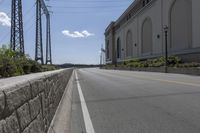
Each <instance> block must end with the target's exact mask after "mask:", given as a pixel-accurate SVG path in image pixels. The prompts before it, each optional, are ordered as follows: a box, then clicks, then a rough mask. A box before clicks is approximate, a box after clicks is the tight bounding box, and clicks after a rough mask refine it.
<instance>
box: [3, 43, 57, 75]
mask: <svg viewBox="0 0 200 133" xmlns="http://www.w3.org/2000/svg"><path fill="white" fill-rule="evenodd" d="M55 69H57V68H56V67H55V66H53V65H45V66H42V65H41V64H39V63H38V62H36V61H34V60H31V59H30V57H28V56H27V55H26V56H25V55H22V54H20V53H19V52H15V51H12V50H10V49H8V48H6V47H5V46H3V47H2V48H0V77H11V76H18V75H23V74H29V73H36V72H43V71H51V70H55Z"/></svg>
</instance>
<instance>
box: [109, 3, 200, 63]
mask: <svg viewBox="0 0 200 133" xmlns="http://www.w3.org/2000/svg"><path fill="white" fill-rule="evenodd" d="M199 7H200V0H152V1H151V2H150V3H149V4H148V5H146V6H145V7H143V8H142V9H140V10H138V11H137V12H136V13H134V15H132V16H131V18H130V19H128V20H127V21H126V22H125V23H123V24H121V25H120V28H117V29H116V30H115V32H114V46H115V50H114V51H115V52H116V51H117V39H118V38H120V40H121V45H122V46H121V49H122V51H121V54H122V55H121V59H117V61H118V62H120V61H123V60H129V59H133V58H152V57H157V56H162V55H163V54H164V50H165V35H164V30H163V27H164V26H168V27H169V31H168V45H169V46H168V47H169V53H171V54H178V55H179V54H191V53H199V55H200V15H199V12H200V8H199ZM126 14H129V13H126ZM126 14H125V15H124V17H127V16H126ZM123 21H124V19H123ZM116 25H117V24H116V23H115V26H116ZM150 25H151V26H150ZM151 30H152V31H151ZM128 31H131V33H132V43H131V44H132V46H131V50H132V55H131V56H127V54H126V53H127V32H128ZM150 33H152V34H151V35H150ZM110 39H111V38H110ZM151 42H152V43H151ZM143 45H144V46H143ZM129 48H130V47H129ZM145 51H150V52H145ZM113 55H114V54H113ZM113 55H112V56H113Z"/></svg>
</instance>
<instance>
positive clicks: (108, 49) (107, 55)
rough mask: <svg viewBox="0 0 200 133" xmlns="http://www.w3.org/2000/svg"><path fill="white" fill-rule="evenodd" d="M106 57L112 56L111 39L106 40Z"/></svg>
mask: <svg viewBox="0 0 200 133" xmlns="http://www.w3.org/2000/svg"><path fill="white" fill-rule="evenodd" d="M106 58H107V59H109V58H110V44H109V40H107V41H106Z"/></svg>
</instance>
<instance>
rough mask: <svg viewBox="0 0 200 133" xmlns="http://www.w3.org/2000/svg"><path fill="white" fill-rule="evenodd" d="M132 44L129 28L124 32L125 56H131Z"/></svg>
mask: <svg viewBox="0 0 200 133" xmlns="http://www.w3.org/2000/svg"><path fill="white" fill-rule="evenodd" d="M132 46H133V40H132V32H131V31H130V30H129V31H128V32H127V34H126V56H127V57H131V56H132V54H133V50H132Z"/></svg>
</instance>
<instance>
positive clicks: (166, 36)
mask: <svg viewBox="0 0 200 133" xmlns="http://www.w3.org/2000/svg"><path fill="white" fill-rule="evenodd" d="M164 32H165V72H166V73H167V67H168V41H167V40H168V26H165V27H164Z"/></svg>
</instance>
